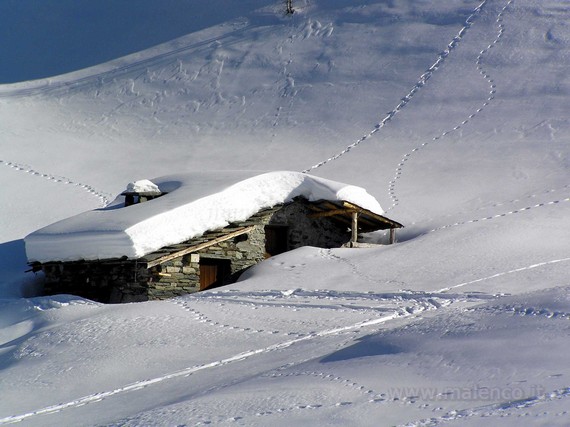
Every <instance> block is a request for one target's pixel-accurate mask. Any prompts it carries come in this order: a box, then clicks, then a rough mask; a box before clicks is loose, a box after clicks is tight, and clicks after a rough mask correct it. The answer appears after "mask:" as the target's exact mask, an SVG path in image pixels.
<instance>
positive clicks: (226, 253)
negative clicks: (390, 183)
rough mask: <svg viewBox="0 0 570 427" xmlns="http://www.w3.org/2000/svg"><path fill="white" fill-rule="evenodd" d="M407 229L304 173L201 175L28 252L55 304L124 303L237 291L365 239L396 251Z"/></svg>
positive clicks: (129, 197) (114, 207)
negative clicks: (66, 300)
mask: <svg viewBox="0 0 570 427" xmlns="http://www.w3.org/2000/svg"><path fill="white" fill-rule="evenodd" d="M244 176H245V179H242V178H244ZM236 181H237V182H236ZM401 227H402V225H401V224H400V223H398V222H396V221H393V220H391V219H389V218H387V217H385V216H383V215H382V210H381V208H380V205H379V204H378V202H377V201H376V200H375V199H374V198H373V197H372V196H370V195H369V194H368V193H367V192H366V191H365V190H364V189H362V188H360V187H356V186H351V185H346V184H342V183H338V182H334V181H330V180H326V179H323V178H318V177H314V176H311V175H307V174H301V173H297V172H271V173H266V174H261V175H257V176H250V174H247V173H246V174H245V175H244V173H224V174H221V175H220V174H215V175H214V174H193V175H182V176H180V175H179V176H171V177H165V178H159V179H156V180H153V182H151V181H148V180H143V181H137V182H135V183H132V184H129V186H128V188H127V190H126V191H125V192H123V193H122V194H121V195H120V196H119V197H117V199H116V200H115V201H114V202H113V203H112V204H111V205H109V206H108V207H106V208H103V209H98V210H95V211H90V212H86V213H83V214H80V215H78V216H75V217H72V218H69V219H67V220H63V221H60V222H58V223H56V224H52V225H50V226H48V227H45V228H43V229H41V230H38V231H36V232H34V233H32V234H30V235H29V236H28V237H26V239H25V242H26V252H27V255H28V261H29V263H30V265H31V266H32V270H34V271H40V270H41V271H43V272H44V274H45V292H46V293H47V294H56V293H70V294H75V295H79V296H83V297H86V298H89V299H92V300H96V301H100V302H106V303H122V302H136V301H147V300H155V299H164V298H171V297H174V296H178V295H182V294H187V293H192V292H196V291H200V290H204V289H210V288H213V287H217V286H221V285H224V284H228V283H232V282H234V281H235V280H236V279H237V278H238V277H239V275H240V274H241V273H242V272H243V271H244V270H245V269H247V268H249V267H251V266H253V265H255V264H257V263H259V262H260V261H262V260H264V259H265V258H268V257H270V256H273V255H278V254H280V253H283V252H286V251H289V250H292V249H295V248H298V247H301V246H316V247H322V248H334V247H341V246H348V247H354V246H358V234H359V233H363V232H372V231H377V230H390V232H389V233H388V234H389V236H388V240H389V241H390V242H393V241H394V237H395V234H394V232H395V230H396V229H397V228H401Z"/></svg>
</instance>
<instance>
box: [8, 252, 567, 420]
mask: <svg viewBox="0 0 570 427" xmlns="http://www.w3.org/2000/svg"><path fill="white" fill-rule="evenodd" d="M329 259H335V260H336V261H337V262H341V261H343V259H342V258H340V257H338V256H336V255H335V256H334V257H329ZM567 261H570V258H564V259H559V260H552V261H546V262H542V263H538V264H534V265H530V266H527V267H523V268H518V269H514V270H509V271H506V272H502V273H497V274H494V275H491V276H487V277H483V278H480V279H476V280H472V281H469V282H464V283H460V284H457V285H453V286H450V287H447V288H443V289H440V290H439V291H436V292H433V293H428V294H425V295H422V293H420V294H419V295H416V294H414V293H410V299H412V300H413V299H414V298H416V300H417V301H416V302H415V303H413V304H412V305H411V306H407V307H402V308H399V309H395V310H393V311H392V313H390V314H386V315H383V316H380V317H376V318H373V319H370V320H365V321H360V322H356V323H352V324H350V325H347V326H340V327H335V328H331V329H325V330H321V331H318V332H312V333H309V334H306V335H302V336H298V337H296V338H293V339H290V340H287V341H282V342H279V343H275V344H272V345H269V346H266V347H262V348H259V349H255V350H249V351H245V352H242V353H238V354H236V355H234V356H230V357H227V358H225V359H222V360H216V361H213V362H209V363H204V364H201V365H195V366H191V367H188V368H185V369H182V370H179V371H176V372H172V373H168V374H165V375H163V376H159V377H155V378H151V379H147V380H141V381H137V382H134V383H131V384H129V385H126V386H124V387H119V388H116V389H114V390H110V391H103V392H100V393H94V394H90V395H86V396H83V397H80V398H78V399H75V400H72V401H69V402H66V403H59V404H56V405H51V406H47V407H44V408H41V409H38V410H35V411H32V412H28V413H25V414H21V415H12V416H8V417H4V418H1V419H0V425H1V424H10V423H16V422H20V421H23V420H26V419H29V418H32V417H35V416H38V415H46V414H53V413H56V412H60V411H62V410H65V409H68V408H75V407H79V406H83V405H85V404H88V403H95V402H99V401H102V400H104V399H106V398H109V397H112V396H115V395H118V394H123V393H128V392H132V391H137V390H141V389H144V388H146V387H148V386H150V385H153V384H158V383H162V382H164V381H168V380H171V379H175V378H182V377H188V376H190V375H192V374H194V373H196V372H199V371H203V370H206V369H213V368H217V367H221V366H226V365H229V364H231V363H235V362H240V361H243V360H246V359H249V358H251V357H254V356H256V355H260V354H266V353H270V352H273V351H279V350H284V349H287V348H289V347H292V346H294V345H295V344H298V343H301V342H305V341H310V340H314V339H318V338H325V337H328V336H332V335H339V334H342V333H344V332H348V331H355V330H361V329H364V328H366V327H371V326H378V325H381V324H384V323H387V322H389V321H391V320H395V319H403V318H406V317H411V316H413V315H417V314H419V313H421V312H422V311H425V310H438V309H440V308H441V307H445V306H448V305H449V304H451V303H452V302H454V301H458V300H460V299H462V298H463V299H465V298H468V297H473V296H469V295H468V294H465V295H462V296H459V295H451V294H445V293H446V292H448V291H450V290H452V289H456V288H459V287H463V286H466V285H468V284H472V283H478V282H483V281H486V280H491V279H493V278H496V277H500V276H504V275H507V274H514V273H518V272H521V271H526V270H530V269H534V268H538V267H542V266H546V265H552V264H556V263H561V262H567ZM232 292H233V291H227V292H225V293H232ZM269 292H272V293H273V294H274V295H275V296H279V294H280V295H281V296H288V297H291V296H293V295H295V294H296V293H297V294H298V293H301V294H302V293H303V292H305V291H293V292H285V293H283V292H277V291H269ZM332 293H333V294H337V293H336V292H332ZM262 294H263V292H262ZM312 294H313V295H314V296H316V297H321V298H322V297H326V296H330V294H331V292H330V291H312ZM355 294H358V293H354V292H349V293H348V294H347V295H348V296H351V297H355V296H356V295H355ZM247 295H248V296H255V295H256V293H255V292H253V293H247ZM360 295H361V296H368V297H371V295H368V294H360ZM394 295H396V294H394ZM397 295H403V294H397ZM217 296H218V294H208V295H205V296H202V297H200V298H201V299H202V298H204V299H209V298H217ZM384 296H385V297H388V298H389V294H385V295H384ZM422 296H423V298H422ZM435 296H437V297H443V299H442V301H445V298H447V303H444V304H441V303H440V302H438V301H436V300H435V298H434V297H435ZM474 298H479V299H488V298H489V296H488V295H479V296H475V297H474ZM422 300H423V302H425V304H422V303H421V302H422ZM173 302H174V303H176V304H178V305H181V306H182V308H184V309H186V310H187V311H189V312H190V313H192V314H194V315H195V316H196V318H197V320H198V321H206V322H209V323H211V324H212V325H215V326H218V325H221V326H222V327H228V328H231V326H230V325H227V324H219V323H218V324H217V323H216V322H214V321H212V320H209V319H207V318H206V317H205V316H203V315H201V314H200V313H198V312H197V311H196V310H195V309H192V308H190V307H189V306H188V305H187V304H185V303H184V301H183V300H181V299H179V300H174V301H173ZM225 302H227V300H225ZM418 302H420V303H418ZM234 329H238V330H242V331H247V332H249V331H248V329H246V328H235V327H234ZM256 332H258V333H260V332H263V331H259V330H258V331H256ZM273 332H274V331H270V333H273ZM335 378H336V377H335ZM337 381H338V380H337ZM350 384H352V383H350ZM354 384H355V385H354V387H358V389H360V387H362V386H360V385H358V384H356V383H354ZM366 393H367V394H370V395H374V394H375V393H374V392H373V391H372V393H368V392H366ZM567 395H570V392H568V389H565V392H564V393H562V394H561V396H562V397H566V396H567ZM380 400H381V398H379V397H378V396H376V397H374V398H373V399H372V401H380ZM535 400H537V401H540V400H541V399H540V397H537V398H536V399H535ZM531 402H534V400H531ZM347 403H348V402H347ZM340 404H342V402H341V403H340ZM305 407H306V408H307V407H308V406H305ZM476 414H478V413H476ZM444 420H445V419H444V418H443V417H441V421H444ZM421 422H423V421H421ZM429 422H431V423H433V419H432V420H430V421H429ZM413 425H429V424H413Z"/></svg>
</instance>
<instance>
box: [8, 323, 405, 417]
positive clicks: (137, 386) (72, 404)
mask: <svg viewBox="0 0 570 427" xmlns="http://www.w3.org/2000/svg"><path fill="white" fill-rule="evenodd" d="M410 315H411V314H409V313H408V314H406V313H404V314H402V313H398V312H394V313H392V314H390V315H387V316H383V317H380V318H376V319H373V320H370V321H365V322H358V323H354V324H352V325H348V326H342V327H338V328H333V329H327V330H323V331H320V332H318V333H314V334H310V335H306V336H303V337H299V338H295V339H292V340H288V341H283V342H280V343H276V344H272V345H270V346H268V347H263V348H259V349H256V350H250V351H245V352H242V353H239V354H236V355H234V356H230V357H227V358H225V359H222V360H217V361H214V362H210V363H206V364H202V365H196V366H191V367H188V368H186V369H182V370H180V371H176V372H172V373H169V374H166V375H164V376H160V377H155V378H151V379H147V380H141V381H137V382H134V383H132V384H129V385H127V386H124V387H120V388H117V389H114V390H111V391H104V392H100V393H94V394H90V395H87V396H83V397H80V398H78V399H75V400H72V401H69V402H66V403H59V404H56V405H52V406H47V407H45V408H42V409H38V410H35V411H32V412H28V413H25V414H21V415H13V416H8V417H4V418H1V419H0V424H9V423H16V422H21V421H24V420H26V419H29V418H31V417H35V416H38V415H46V414H53V413H56V412H60V411H62V410H64V409H68V408H76V407H79V406H83V405H86V404H88V403H94V402H99V401H101V400H103V399H106V398H109V397H112V396H115V395H118V394H123V393H127V392H132V391H136V390H141V389H144V388H146V387H148V386H150V385H153V384H158V383H161V382H164V381H167V380H171V379H175V378H181V377H188V376H190V375H192V374H194V373H196V372H199V371H203V370H206V369H212V368H217V367H220V366H225V365H229V364H231V363H234V362H239V361H242V360H245V359H249V358H251V357H252V356H256V355H258V354H264V353H270V352H272V351H279V350H284V349H286V348H289V347H291V346H293V345H295V344H297V343H300V342H304V341H309V340H313V339H316V338H323V337H327V336H331V335H338V334H341V333H343V332H348V331H352V330H359V329H363V328H365V327H368V326H376V325H380V324H383V323H386V322H388V321H390V320H394V319H397V318H402V317H407V316H410Z"/></svg>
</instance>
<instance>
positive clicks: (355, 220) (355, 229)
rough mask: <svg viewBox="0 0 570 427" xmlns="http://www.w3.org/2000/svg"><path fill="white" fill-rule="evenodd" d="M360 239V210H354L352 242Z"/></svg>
mask: <svg viewBox="0 0 570 427" xmlns="http://www.w3.org/2000/svg"><path fill="white" fill-rule="evenodd" d="M357 240H358V212H352V238H351V239H350V242H351V243H356V241H357Z"/></svg>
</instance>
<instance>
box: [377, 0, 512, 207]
mask: <svg viewBox="0 0 570 427" xmlns="http://www.w3.org/2000/svg"><path fill="white" fill-rule="evenodd" d="M513 2H514V0H508V1H507V4H505V6H504V7H503V8H502V9H501V11H500V12H499V14H498V15H497V19H496V21H495V22H496V24H497V26H498V28H499V31H498V32H497V36H496V37H495V39H494V40H493V41H492V42H491V43H490V44H489V45H488V46H487V47H486V48H485V49H483V50H481V51H480V52H479V54H478V55H477V58H476V60H475V64H476V67H477V70H478V71H479V74H481V76H482V77H483V78H484V79H485V80H487V82H488V84H489V88H490V90H489V94H488V96H487V99H486V100H485V102H483V104H482V105H481V106H480V107H479V108H477V109H476V110H475V111H474V112H473V113H471V114H470V115H469V116H468V117H467V118H465V120H463V121H462V122H461V123H459V124H457V125H455V126H454V127H453V128H450V129H448V130H445V131H444V132H442V133H441V134H439V135H437V136H435V137H433V138H432V139H431V140H430V141H426V142H424V143H423V144H421V145H420V146H419V147H416V148H414V149H413V150H411V151H410V152H408V153H406V154H405V155H404V157H402V159H401V160H400V163H398V165H397V166H396V173H395V175H394V177H393V178H392V180H391V181H390V182H389V183H388V195H389V197H390V199H391V200H392V205H391V206H390V207H389V208H388V209H386V211H389V210H391V209H394V208H395V207H396V206H397V205H398V203H399V200H398V197H397V196H396V183H397V181H398V180H399V179H400V177H401V175H402V170H403V168H404V165H405V164H406V162H407V161H408V160H409V159H410V157H412V155H414V154H415V153H417V152H418V151H420V150H422V149H423V148H425V147H427V146H428V145H430V144H432V143H434V142H437V141H439V140H441V139H442V138H444V137H446V136H447V135H449V134H451V133H453V132H456V131H458V130H459V129H461V128H462V127H463V126H465V125H466V124H467V123H469V121H470V120H471V119H473V118H475V116H477V115H478V114H479V113H480V112H481V111H483V109H484V108H485V107H487V106H488V105H489V104H490V103H491V101H492V100H493V99H495V94H496V92H497V85H496V84H495V81H494V80H493V79H492V77H491V76H490V74H489V73H488V72H487V71H486V70H485V69H484V68H483V65H482V60H483V56H484V55H485V54H486V53H487V52H488V51H489V50H491V49H492V48H493V47H494V46H495V45H496V44H497V43H498V42H499V41H500V40H501V38H502V37H503V34H504V32H505V26H504V25H503V17H504V14H505V12H506V11H507V8H508V7H509V6H510V5H511V4H512V3H513Z"/></svg>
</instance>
